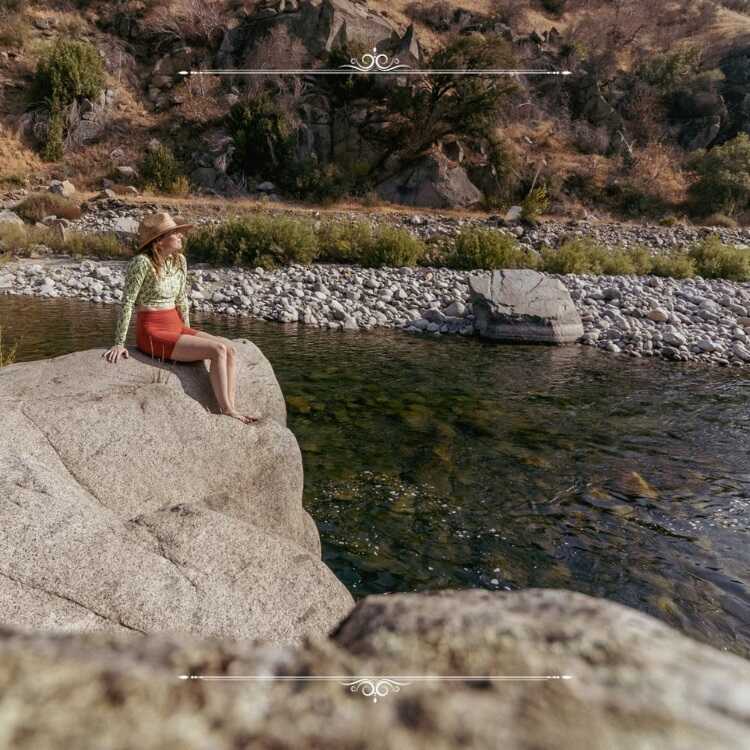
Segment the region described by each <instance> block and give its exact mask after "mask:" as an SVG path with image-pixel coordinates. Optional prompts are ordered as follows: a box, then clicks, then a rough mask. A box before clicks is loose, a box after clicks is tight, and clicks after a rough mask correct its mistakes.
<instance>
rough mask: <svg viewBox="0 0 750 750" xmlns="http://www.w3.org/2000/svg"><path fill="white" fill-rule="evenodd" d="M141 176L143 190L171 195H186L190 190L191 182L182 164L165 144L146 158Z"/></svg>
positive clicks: (141, 166)
mask: <svg viewBox="0 0 750 750" xmlns="http://www.w3.org/2000/svg"><path fill="white" fill-rule="evenodd" d="M139 174H140V176H141V187H142V188H143V190H150V191H151V192H162V193H168V194H171V195H185V194H186V193H188V192H189V190H190V182H189V180H188V178H187V176H186V175H185V174H184V170H183V166H182V164H181V163H180V162H179V160H178V159H177V157H176V156H175V155H174V153H173V152H172V149H171V148H169V146H165V145H164V144H160V145H159V146H157V147H156V148H155V149H153V150H152V151H149V152H148V153H147V154H146V155H145V156H144V158H143V161H142V162H141V165H140V169H139Z"/></svg>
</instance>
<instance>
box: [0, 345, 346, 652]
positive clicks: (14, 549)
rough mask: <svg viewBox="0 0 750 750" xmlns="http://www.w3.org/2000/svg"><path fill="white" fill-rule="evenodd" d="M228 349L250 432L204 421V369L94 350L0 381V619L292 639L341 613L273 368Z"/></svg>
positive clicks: (321, 628) (213, 418) (207, 406)
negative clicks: (110, 357)
mask: <svg viewBox="0 0 750 750" xmlns="http://www.w3.org/2000/svg"><path fill="white" fill-rule="evenodd" d="M234 345H235V348H236V350H237V386H238V397H237V406H238V408H240V409H241V410H243V412H244V413H250V414H255V415H258V416H260V418H261V419H260V422H259V423H257V424H250V425H248V424H243V423H242V422H240V421H239V420H237V419H232V418H230V417H227V416H223V415H221V414H219V413H214V412H216V411H218V405H217V404H216V402H215V400H214V396H213V392H212V390H211V386H210V382H209V375H208V370H207V367H206V364H205V363H204V362H203V361H201V362H192V363H173V364H172V365H171V366H169V367H168V366H166V365H165V366H162V365H160V363H159V362H158V360H152V359H151V358H150V357H148V356H146V355H144V354H142V353H141V352H139V351H137V350H135V349H133V348H131V349H130V358H129V359H121V360H120V361H119V362H117V363H116V364H112V363H109V362H107V361H106V360H105V359H104V358H102V356H101V354H102V350H96V349H95V350H88V351H81V352H73V353H72V354H67V355H65V356H62V357H54V358H52V359H47V360H40V361H36V362H26V363H18V364H14V365H11V366H8V367H4V368H2V369H0V413H2V415H3V417H2V427H3V428H2V430H0V514H1V517H0V622H2V623H4V624H6V625H15V626H18V627H22V628H36V629H49V630H63V631H80V630H112V631H121V632H130V633H153V632H160V631H178V632H186V633H193V634H195V635H203V636H212V635H215V636H224V637H238V638H239V637H242V638H264V639H267V640H270V641H274V642H279V643H297V642H299V641H300V640H301V639H302V638H303V636H304V635H315V634H320V633H325V632H327V631H328V630H329V629H330V628H331V626H332V625H333V624H334V623H336V622H337V621H338V620H339V619H340V618H341V617H342V616H343V615H344V614H345V613H346V612H348V611H349V609H350V608H351V606H352V605H353V603H354V600H353V599H352V597H351V595H350V594H349V592H348V591H347V589H346V587H345V586H344V585H343V584H342V583H341V582H340V581H339V580H338V579H337V578H336V576H335V575H334V574H333V573H332V572H331V571H330V569H329V568H328V567H327V566H326V565H325V564H324V563H323V562H322V560H321V547H320V537H319V535H318V531H317V528H316V526H315V522H314V521H313V519H312V518H311V517H310V515H309V514H308V513H307V512H306V511H305V509H304V508H303V506H302V456H301V453H300V450H299V446H298V445H297V441H296V439H295V437H294V435H293V434H292V433H291V432H290V431H289V430H288V429H287V427H286V408H285V404H284V398H283V395H282V393H281V389H280V387H279V384H278V382H277V380H276V377H275V375H274V372H273V369H272V368H271V365H270V364H269V362H268V360H267V359H266V358H265V357H264V356H263V354H262V353H261V352H260V350H259V349H258V348H257V347H256V346H255V345H254V344H252V343H251V342H249V341H247V340H245V339H239V340H236V341H235V342H234ZM170 370H171V372H169V371H170ZM159 381H161V382H159ZM164 381H166V382H164Z"/></svg>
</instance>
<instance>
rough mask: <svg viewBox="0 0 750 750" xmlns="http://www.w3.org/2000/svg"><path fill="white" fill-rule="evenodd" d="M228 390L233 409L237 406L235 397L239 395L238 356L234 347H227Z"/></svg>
mask: <svg viewBox="0 0 750 750" xmlns="http://www.w3.org/2000/svg"><path fill="white" fill-rule="evenodd" d="M227 392H228V393H229V403H230V404H231V405H232V410H233V411H234V409H235V408H236V402H235V397H236V396H237V358H236V357H235V356H234V349H227Z"/></svg>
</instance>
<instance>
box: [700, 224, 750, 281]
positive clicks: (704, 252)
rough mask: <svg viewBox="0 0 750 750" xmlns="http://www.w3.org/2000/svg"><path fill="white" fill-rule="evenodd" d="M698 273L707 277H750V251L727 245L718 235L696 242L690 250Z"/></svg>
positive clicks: (744, 279) (738, 278)
mask: <svg viewBox="0 0 750 750" xmlns="http://www.w3.org/2000/svg"><path fill="white" fill-rule="evenodd" d="M688 254H689V256H690V258H692V259H693V261H694V262H695V266H696V269H697V271H698V273H699V274H700V275H701V276H703V277H704V278H706V279H733V280H734V281H746V280H747V279H748V278H750V253H748V252H747V251H746V250H741V249H740V248H738V247H734V246H733V245H725V244H724V243H723V242H722V241H721V240H720V239H719V237H718V236H717V235H715V234H714V235H711V236H710V237H706V238H705V239H703V240H700V241H699V242H696V243H694V244H693V245H692V246H691V248H690V251H689V253H688Z"/></svg>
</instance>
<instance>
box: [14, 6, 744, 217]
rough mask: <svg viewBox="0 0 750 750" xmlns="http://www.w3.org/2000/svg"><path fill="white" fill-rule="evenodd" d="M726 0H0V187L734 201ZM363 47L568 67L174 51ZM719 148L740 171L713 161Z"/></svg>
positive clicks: (435, 204) (571, 205)
mask: <svg viewBox="0 0 750 750" xmlns="http://www.w3.org/2000/svg"><path fill="white" fill-rule="evenodd" d="M745 11H748V12H750V6H748V7H745V3H743V2H742V0H725V2H723V3H718V2H714V1H713V0H699V1H696V0H676V1H675V2H673V3H670V4H669V5H668V6H665V7H661V6H659V7H658V8H657V9H654V7H653V4H649V3H647V2H645V0H629V1H628V2H614V3H613V2H605V1H604V0H586V1H584V0H522V1H521V2H510V1H509V0H466V1H465V2H462V1H458V2H446V1H444V0H435V1H434V2H408V1H407V0H245V1H244V2H243V1H242V0H206V1H205V2H201V3H197V2H194V1H193V0H142V1H139V0H105V1H104V2H96V3H94V2H88V1H87V0H77V1H75V2H74V1H72V0H71V1H69V2H66V1H65V0H60V1H59V2H54V3H49V2H34V1H33V0H0V190H3V189H5V190H7V189H10V188H17V187H19V186H28V187H32V188H33V187H34V185H35V181H36V180H37V178H39V179H45V180H48V179H50V178H60V179H64V178H71V179H73V181H74V182H75V183H76V185H77V186H79V188H88V189H92V190H94V189H97V188H100V187H102V182H103V180H107V181H109V182H110V183H114V184H115V185H117V184H122V185H124V186H125V185H131V186H133V187H135V188H136V189H137V190H139V191H141V192H143V191H145V192H147V193H149V192H151V193H159V192H167V193H170V194H172V195H180V194H181V195H219V196H246V197H247V196H249V197H254V196H263V197H264V199H266V200H271V201H279V202H283V201H303V202H307V203H311V204H319V203H325V202H327V203H335V202H337V201H342V200H350V201H355V202H363V203H364V204H365V205H376V204H378V203H383V202H386V203H396V204H406V205H412V206H420V207H432V208H459V209H470V210H478V209H486V210H497V209H498V208H503V207H506V206H510V205H511V204H513V203H519V204H520V203H523V202H524V201H525V202H526V204H528V206H527V211H528V213H529V214H540V213H541V214H543V213H545V212H553V213H568V214H569V213H574V214H575V213H579V214H582V213H583V211H584V210H585V209H588V210H592V209H593V210H597V211H600V212H604V213H609V214H610V215H612V216H615V217H620V218H623V217H629V218H640V217H642V216H649V217H652V218H659V217H662V216H664V215H667V214H670V213H678V214H679V213H685V214H690V215H692V216H693V218H694V219H696V218H698V219H700V218H701V217H702V219H706V217H708V216H709V215H712V214H713V215H715V214H717V213H718V214H720V215H722V216H723V218H721V219H720V220H721V221H722V222H723V223H725V224H730V225H731V224H732V223H733V222H737V221H739V222H740V223H745V219H746V218H747V217H748V213H747V209H748V200H750V192H749V191H748V190H747V187H746V184H747V179H746V176H745V171H744V170H748V169H750V159H748V158H747V154H746V151H747V149H748V148H750V147H747V146H746V145H745V143H744V142H743V141H742V134H744V133H747V132H750V94H748V93H747V91H748V83H750V15H748V14H747V13H746V12H745ZM73 38H75V39H76V40H77V41H76V42H72V41H71V40H72V39H73ZM55 45H57V46H55ZM373 47H377V50H378V52H379V53H382V54H384V55H386V58H383V59H381V61H380V63H381V64H384V65H387V64H390V63H392V62H394V58H398V60H399V63H400V64H402V65H408V66H409V67H410V68H411V69H416V68H441V69H455V68H459V69H461V68H471V69H475V70H476V69H483V68H498V67H501V68H514V69H516V68H522V69H543V70H569V71H570V72H571V75H567V76H564V77H563V76H532V75H527V76H514V77H509V76H494V77H482V76H442V77H441V76H432V77H426V78H423V77H418V76H408V75H402V76H393V75H388V76H369V77H366V76H350V77H343V76H314V75H304V74H298V75H287V76H280V75H279V76H272V75H267V76H257V75H254V76H247V75H243V76H241V75H234V76H232V75H221V76H219V75H203V76H199V75H193V76H185V75H181V74H180V71H185V70H192V71H196V70H200V69H205V70H208V69H212V70H214V69H256V70H257V69H260V68H268V69H278V68H295V69H306V70H311V69H313V68H320V67H322V68H329V69H332V68H339V67H340V66H341V65H342V64H347V63H349V62H350V61H351V59H352V58H356V59H357V60H358V61H359V63H360V64H367V62H368V61H367V59H366V58H364V57H363V55H364V54H366V53H367V52H369V51H371V50H372V48H373ZM722 149H723V151H722ZM731 149H734V150H733V151H732V150H731ZM711 154H714V156H715V157H716V158H714V160H713V161H710V159H708V157H709V156H710V155H711ZM738 154H739V157H738ZM722 158H723V159H724V160H725V162H726V161H728V162H729V163H731V164H734V165H736V166H735V167H732V169H733V170H735V169H736V172H737V174H735V175H732V179H729V180H728V181H727V178H726V175H724V177H723V179H724V182H723V183H722V182H721V181H720V180H721V179H722V178H719V177H717V176H716V175H722V174H724V173H723V172H722V168H721V166H722V165H721V159H722ZM707 159H708V160H707ZM724 171H726V170H724ZM701 180H702V182H701ZM711 180H713V182H712V181H711ZM717 180H719V182H717ZM696 185H698V187H697V188H696V187H695V186H696Z"/></svg>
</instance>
